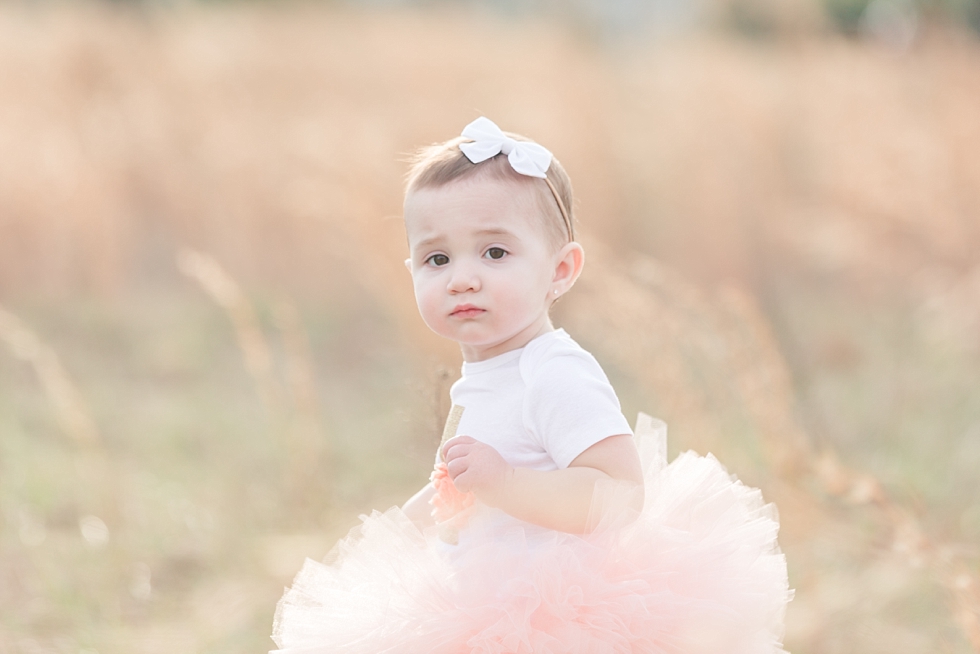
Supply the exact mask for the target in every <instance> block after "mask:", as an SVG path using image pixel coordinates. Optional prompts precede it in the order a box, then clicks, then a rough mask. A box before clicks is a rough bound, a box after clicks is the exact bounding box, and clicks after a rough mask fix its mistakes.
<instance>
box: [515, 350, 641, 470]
mask: <svg viewBox="0 0 980 654" xmlns="http://www.w3.org/2000/svg"><path fill="white" fill-rule="evenodd" d="M525 383H526V384H527V391H526V394H525V398H524V407H523V414H524V415H523V419H524V426H525V428H526V429H527V431H528V433H529V434H530V435H531V437H532V438H533V439H535V440H536V441H537V442H538V444H539V445H540V446H541V447H542V448H543V449H544V450H545V451H546V452H547V453H548V454H549V456H551V458H552V459H553V460H554V461H555V463H556V464H557V465H558V467H559V468H567V467H568V465H569V464H570V463H571V462H572V461H574V460H575V458H576V457H577V456H578V455H579V454H581V453H582V452H584V451H585V450H587V449H589V448H590V447H591V446H593V445H595V444H596V443H598V442H599V441H601V440H604V439H606V438H608V437H610V436H616V435H618V434H631V433H632V431H631V430H630V426H629V423H628V422H626V418H625V417H624V416H623V412H622V410H621V409H620V405H619V398H617V397H616V392H615V391H614V390H613V387H612V385H611V384H610V383H609V380H608V379H607V378H606V374H605V373H604V372H603V371H602V368H601V367H600V366H599V363H598V362H597V361H596V360H595V359H594V358H593V357H592V355H591V354H589V353H588V352H586V351H584V350H578V351H574V350H573V351H567V350H566V352H564V353H561V354H559V355H556V356H549V357H545V358H544V359H543V360H541V361H539V362H537V364H536V365H534V367H533V369H531V370H529V371H528V373H527V376H526V378H525Z"/></svg>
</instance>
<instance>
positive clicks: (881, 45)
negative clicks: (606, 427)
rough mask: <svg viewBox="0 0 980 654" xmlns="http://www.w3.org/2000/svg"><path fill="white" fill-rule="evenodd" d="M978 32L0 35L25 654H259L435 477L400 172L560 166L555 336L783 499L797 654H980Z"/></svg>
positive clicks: (0, 490)
mask: <svg viewBox="0 0 980 654" xmlns="http://www.w3.org/2000/svg"><path fill="white" fill-rule="evenodd" d="M976 29H980V3H978V2H976V1H975V0H962V1H961V2H955V1H953V0H949V1H947V2H942V1H940V0H932V1H931V2H926V1H923V2H913V1H912V0H907V1H903V0H875V1H874V2H870V3H869V2H865V1H862V0H825V1H824V2H822V3H821V2H817V1H816V0H812V1H811V0H785V1H779V0H772V1H768V0H729V1H723V0H717V1H715V2H710V1H708V0H705V1H704V2H701V3H694V2H683V1H680V0H677V1H674V2H671V1H669V0H658V1H656V2H653V1H651V2H648V3H643V2H626V1H625V0H624V1H622V2H606V3H598V2H597V3H590V2H587V1H586V0H579V1H578V2H574V3H568V4H565V5H560V4H558V3H548V2H537V3H530V2H529V3H520V2H516V1H512V2H498V3H487V2H484V3H477V2H471V3H460V4H452V3H448V2H442V3H440V2H430V3H418V4H416V3H410V2H380V1H379V2H370V3H354V2H350V3H340V2H321V3H303V4H301V3H294V4H282V3H207V4H189V3H160V4H151V3H146V4H138V5H132V4H121V3H116V4H78V3H37V2H5V3H3V4H0V654H39V653H42V652H44V653H47V652H52V653H53V652H58V653H69V654H96V653H98V654H114V653H126V654H143V653H146V654H155V653H158V652H159V653H164V652H166V653H168V654H170V653H173V652H201V653H204V652H208V653H212V652H213V653H219V652H220V653H225V652H228V653H232V652H235V653H237V652H264V651H266V650H267V649H269V648H270V647H272V642H271V640H269V638H268V634H269V633H270V631H271V624H272V616H273V612H274V609H275V604H276V601H277V599H278V598H279V596H280V594H281V592H282V588H283V586H284V585H286V584H288V583H289V581H290V579H291V578H292V575H293V574H295V573H296V571H298V569H299V566H300V565H301V563H302V560H303V557H305V556H310V557H313V558H319V557H322V556H323V555H324V554H326V553H327V551H328V550H329V549H330V548H331V546H332V545H333V543H334V542H335V541H336V539H337V538H338V537H339V536H341V535H343V534H344V533H345V532H346V531H347V530H348V529H350V528H351V527H352V526H354V525H355V524H357V515H358V514H360V513H364V512H369V511H370V510H371V509H385V508H387V507H388V506H390V505H392V504H396V503H401V502H403V501H404V500H405V499H406V498H407V497H408V496H409V495H411V494H412V493H413V492H414V491H415V490H417V489H418V488H419V487H420V486H421V485H422V484H423V483H424V482H425V480H426V477H427V475H428V473H429V468H430V464H431V460H432V452H433V448H434V447H435V445H436V443H437V442H438V435H439V433H440V430H441V424H442V421H443V418H444V415H445V412H446V410H447V408H448V407H447V402H446V397H445V396H446V393H447V390H448V386H449V384H450V383H451V382H452V380H453V379H454V378H455V376H456V374H457V373H456V371H457V370H458V364H459V355H458V352H456V351H455V348H454V346H453V344H451V343H446V342H442V341H440V340H439V339H438V338H437V337H435V336H433V335H431V334H429V333H428V332H427V330H426V328H425V327H424V325H423V324H422V323H421V321H420V319H419V318H418V317H417V315H416V311H415V308H414V301H413V298H412V293H411V286H410V281H409V278H408V275H407V274H406V272H405V270H404V268H403V266H402V264H401V261H402V259H403V258H404V256H405V253H406V248H405V244H404V234H403V230H402V226H401V219H400V213H401V184H402V176H403V174H404V169H405V164H404V159H405V158H406V156H407V155H408V154H409V153H410V152H412V151H413V149H414V148H415V147H417V146H419V145H422V144H426V143H430V142H434V141H438V140H443V139H446V138H449V137H452V136H453V135H455V134H457V133H458V131H459V130H460V129H461V128H462V126H463V125H465V124H466V123H467V122H469V121H470V120H472V119H473V118H475V117H476V116H478V115H481V114H485V115H488V116H490V117H491V118H493V119H494V120H495V121H497V122H498V123H499V124H500V125H502V126H503V127H504V128H505V129H510V130H514V131H519V132H523V133H525V134H528V135H530V136H532V137H533V138H535V139H537V140H539V141H540V142H542V143H544V144H546V145H547V146H548V147H549V148H550V149H552V150H553V151H554V152H555V153H556V155H557V156H558V157H559V158H560V159H561V160H562V162H563V164H564V165H565V167H566V168H567V169H568V171H569V172H570V174H571V176H572V179H573V182H574V183H575V189H576V192H577V207H576V209H577V212H578V215H579V219H580V230H581V233H582V239H581V240H582V241H583V243H584V244H585V246H586V249H587V251H588V254H589V262H588V265H587V267H586V272H585V275H584V277H583V279H582V280H581V282H580V284H579V286H578V287H577V288H576V290H575V292H573V293H572V294H571V295H569V296H568V297H567V298H566V299H564V300H563V301H562V303H561V304H560V305H559V306H558V307H557V310H556V320H557V322H558V323H559V324H561V325H563V326H566V327H567V328H568V329H569V331H570V332H571V333H572V334H573V336H575V337H576V338H577V339H578V340H579V341H580V342H582V343H583V345H585V346H586V347H588V348H590V349H591V350H592V351H593V352H594V353H595V355H596V356H597V358H598V359H599V360H600V362H602V363H603V364H604V366H605V367H606V370H607V372H608V374H609V375H610V377H611V378H612V379H613V382H614V384H615V385H616V387H617V389H618V391H619V392H620V396H621V399H622V400H623V404H624V410H625V412H626V414H627V415H628V416H630V417H632V416H633V415H635V414H636V412H637V411H646V412H649V413H653V414H656V415H658V416H660V417H662V418H664V419H665V420H667V422H668V423H669V424H670V427H671V433H670V448H671V452H672V453H674V454H676V452H678V451H681V450H685V449H695V450H697V451H699V452H701V453H705V452H708V451H711V452H714V453H715V454H716V455H717V456H718V457H719V458H720V459H721V460H722V461H723V462H725V463H726V464H727V465H728V467H729V469H730V470H731V471H732V472H733V473H735V474H737V475H738V476H739V477H740V478H742V479H743V480H745V481H746V482H747V483H750V484H753V485H757V486H759V487H761V488H762V490H763V492H764V494H765V496H766V497H767V498H768V499H769V500H772V501H775V502H776V503H777V504H778V506H779V509H780V514H781V518H782V525H783V527H782V531H781V537H780V540H781V543H782V546H783V548H784V550H785V552H786V554H787V557H788V560H789V566H790V575H791V585H792V586H793V587H795V588H796V593H797V594H796V598H795V600H794V601H793V602H792V604H791V606H790V608H789V612H788V615H787V634H786V647H787V649H788V650H790V651H792V652H797V653H799V654H832V653H833V654H836V653H850V652H859V653H862V654H872V653H875V652H883V653H884V652H888V653H889V654H899V653H904V652H908V653H924V652H955V653H963V652H971V651H980V586H978V583H980V582H978V570H980V569H978V562H977V554H978V545H980V476H978V469H980V254H978V253H980V42H978V36H977V32H976V31H975V30H976Z"/></svg>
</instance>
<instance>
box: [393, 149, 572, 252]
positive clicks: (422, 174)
mask: <svg viewBox="0 0 980 654" xmlns="http://www.w3.org/2000/svg"><path fill="white" fill-rule="evenodd" d="M505 134H507V136H509V137H511V138H512V139H514V140H516V141H530V139H528V138H527V137H524V136H521V135H520V134H513V133H511V132H505ZM468 140H469V139H466V138H464V137H462V136H457V137H456V138H454V139H450V140H448V141H445V142H444V143H436V144H435V145H430V146H426V147H423V148H420V149H419V150H418V152H416V154H415V156H414V157H413V158H412V159H411V160H410V164H411V165H410V167H409V169H408V175H407V178H406V182H405V195H406V196H407V195H409V194H410V193H412V192H413V191H418V190H420V189H424V188H438V187H440V186H445V185H446V184H449V183H450V182H453V181H457V180H462V179H467V178H471V177H476V176H478V175H483V176H486V177H488V178H489V179H495V180H501V181H513V182H517V183H519V184H529V185H530V188H531V189H532V190H533V191H534V197H535V200H536V202H537V205H538V207H539V208H540V209H541V213H542V214H543V218H544V220H543V221H542V222H543V226H544V228H545V230H546V232H547V234H548V237H549V240H550V241H552V243H553V244H554V245H555V246H556V249H557V248H559V247H561V246H563V245H564V244H565V243H569V242H571V241H573V240H575V229H574V226H573V225H574V222H573V220H574V217H573V215H572V182H571V180H570V179H569V178H568V173H566V172H565V169H564V168H562V165H561V164H560V163H559V162H558V159H556V158H554V157H552V159H551V165H550V166H549V167H548V173H547V175H548V176H547V178H546V179H541V178H538V177H529V176H527V175H522V174H521V173H519V172H517V171H515V170H514V169H513V168H511V166H510V162H508V161H507V157H506V155H504V154H498V155H496V156H494V157H491V158H490V159H487V160H486V161H483V162H480V163H478V164H475V163H473V162H472V161H470V160H469V159H467V158H466V155H465V154H463V151H462V150H460V149H459V144H460V143H465V142H466V141H468Z"/></svg>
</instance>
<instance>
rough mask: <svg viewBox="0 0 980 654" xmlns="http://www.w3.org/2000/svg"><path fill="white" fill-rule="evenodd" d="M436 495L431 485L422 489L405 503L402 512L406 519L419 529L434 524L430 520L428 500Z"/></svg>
mask: <svg viewBox="0 0 980 654" xmlns="http://www.w3.org/2000/svg"><path fill="white" fill-rule="evenodd" d="M435 494H436V489H435V488H434V487H433V486H432V483H431V482H430V483H428V484H426V485H425V486H423V487H422V490H420V491H419V492H417V493H416V494H415V495H412V497H411V498H410V499H409V500H408V501H407V502H405V505H404V506H403V507H402V511H403V512H404V513H405V515H407V516H408V518H409V519H410V520H411V521H412V522H414V523H415V526H416V527H418V528H419V529H425V528H426V527H431V526H432V525H434V524H435V521H434V520H433V519H432V506H431V505H430V504H429V500H431V499H432V496H433V495H435Z"/></svg>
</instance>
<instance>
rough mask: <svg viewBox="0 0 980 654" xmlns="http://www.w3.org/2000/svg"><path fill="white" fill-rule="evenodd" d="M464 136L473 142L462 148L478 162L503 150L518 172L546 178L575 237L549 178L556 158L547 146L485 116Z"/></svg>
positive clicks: (467, 127) (571, 235)
mask: <svg viewBox="0 0 980 654" xmlns="http://www.w3.org/2000/svg"><path fill="white" fill-rule="evenodd" d="M462 136H463V137H464V138H468V139H472V140H471V141H470V142H465V143H460V144H459V149H460V151H461V152H462V153H463V154H464V155H466V158H467V159H469V160H470V161H471V162H473V163H475V164H478V163H481V162H483V161H486V160H487V159H490V158H491V157H495V156H497V155H498V154H501V153H502V154H505V155H507V161H508V162H509V163H510V166H511V168H513V169H514V170H515V171H516V172H518V173H520V174H521V175H527V176H528V177H537V178H539V179H543V180H544V181H545V183H547V184H548V188H549V189H551V194H552V195H554V196H555V201H556V202H558V209H559V211H561V217H562V219H563V220H564V221H565V228H566V229H567V230H568V239H569V240H570V241H574V240H575V232H574V231H573V229H572V221H571V218H570V217H569V215H568V211H567V210H566V209H565V203H564V202H562V200H561V196H560V195H558V190H557V189H556V188H555V185H554V184H552V183H551V180H550V179H548V168H549V167H550V166H551V160H552V158H553V157H552V154H551V152H549V151H548V149H547V148H546V147H544V146H543V145H539V144H537V143H535V142H533V141H518V140H517V139H514V138H511V137H509V136H507V135H506V134H504V133H503V131H502V130H501V129H500V128H499V127H497V125H496V123H494V122H493V121H492V120H490V119H489V118H486V117H484V116H480V117H479V118H477V119H476V120H474V121H473V122H472V123H470V124H469V125H467V126H466V127H464V128H463V133H462Z"/></svg>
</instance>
